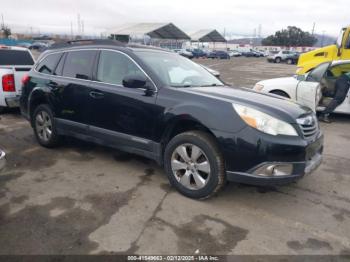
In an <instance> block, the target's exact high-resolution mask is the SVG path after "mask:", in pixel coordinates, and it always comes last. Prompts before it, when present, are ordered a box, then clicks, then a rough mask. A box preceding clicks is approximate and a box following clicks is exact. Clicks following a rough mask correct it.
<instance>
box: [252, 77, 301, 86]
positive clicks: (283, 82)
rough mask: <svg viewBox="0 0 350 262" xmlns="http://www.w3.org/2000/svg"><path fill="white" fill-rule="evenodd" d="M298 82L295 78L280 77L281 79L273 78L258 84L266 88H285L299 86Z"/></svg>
mask: <svg viewBox="0 0 350 262" xmlns="http://www.w3.org/2000/svg"><path fill="white" fill-rule="evenodd" d="M298 82H299V81H298V80H297V79H296V78H295V77H279V78H272V79H267V80H262V81H260V82H258V84H261V85H266V86H272V85H273V86H277V85H283V86H286V85H287V86H294V87H295V86H297V84H298Z"/></svg>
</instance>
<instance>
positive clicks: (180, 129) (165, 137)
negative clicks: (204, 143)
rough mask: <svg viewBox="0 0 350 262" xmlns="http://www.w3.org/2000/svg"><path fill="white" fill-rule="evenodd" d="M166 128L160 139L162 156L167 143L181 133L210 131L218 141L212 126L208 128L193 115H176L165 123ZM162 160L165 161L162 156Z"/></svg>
mask: <svg viewBox="0 0 350 262" xmlns="http://www.w3.org/2000/svg"><path fill="white" fill-rule="evenodd" d="M164 130H165V131H164V132H163V134H162V137H161V141H160V142H161V155H162V156H163V154H164V151H165V147H166V145H167V144H168V142H169V141H170V140H171V139H172V138H173V137H175V136H176V135H178V134H180V133H184V132H188V131H196V130H197V131H202V132H205V133H208V134H209V135H211V136H212V137H213V138H214V140H215V141H216V142H217V143H218V141H217V138H216V136H215V134H214V133H213V132H212V131H211V130H210V128H208V127H207V126H205V125H204V124H203V123H201V122H200V121H199V120H198V119H195V118H193V117H180V116H177V117H174V118H173V119H172V120H170V121H169V122H168V123H167V124H166V125H165V128H164ZM218 145H219V143H218ZM162 162H163V157H162Z"/></svg>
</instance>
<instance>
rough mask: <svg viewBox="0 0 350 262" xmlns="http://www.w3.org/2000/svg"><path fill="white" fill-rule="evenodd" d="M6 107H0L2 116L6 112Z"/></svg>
mask: <svg viewBox="0 0 350 262" xmlns="http://www.w3.org/2000/svg"><path fill="white" fill-rule="evenodd" d="M5 109H6V107H3V106H0V114H2V113H4V112H5Z"/></svg>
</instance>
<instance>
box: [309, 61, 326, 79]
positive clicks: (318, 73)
mask: <svg viewBox="0 0 350 262" xmlns="http://www.w3.org/2000/svg"><path fill="white" fill-rule="evenodd" d="M329 64H330V63H323V64H320V65H319V66H318V67H316V68H315V69H314V70H312V71H311V72H310V74H309V75H308V76H307V78H306V81H309V82H320V81H321V79H322V77H323V76H324V74H325V73H326V71H327V69H328V67H329Z"/></svg>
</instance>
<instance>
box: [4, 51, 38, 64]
mask: <svg viewBox="0 0 350 262" xmlns="http://www.w3.org/2000/svg"><path fill="white" fill-rule="evenodd" d="M33 64H34V60H33V58H32V56H31V55H30V53H29V52H28V51H21V50H6V49H0V65H33Z"/></svg>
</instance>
